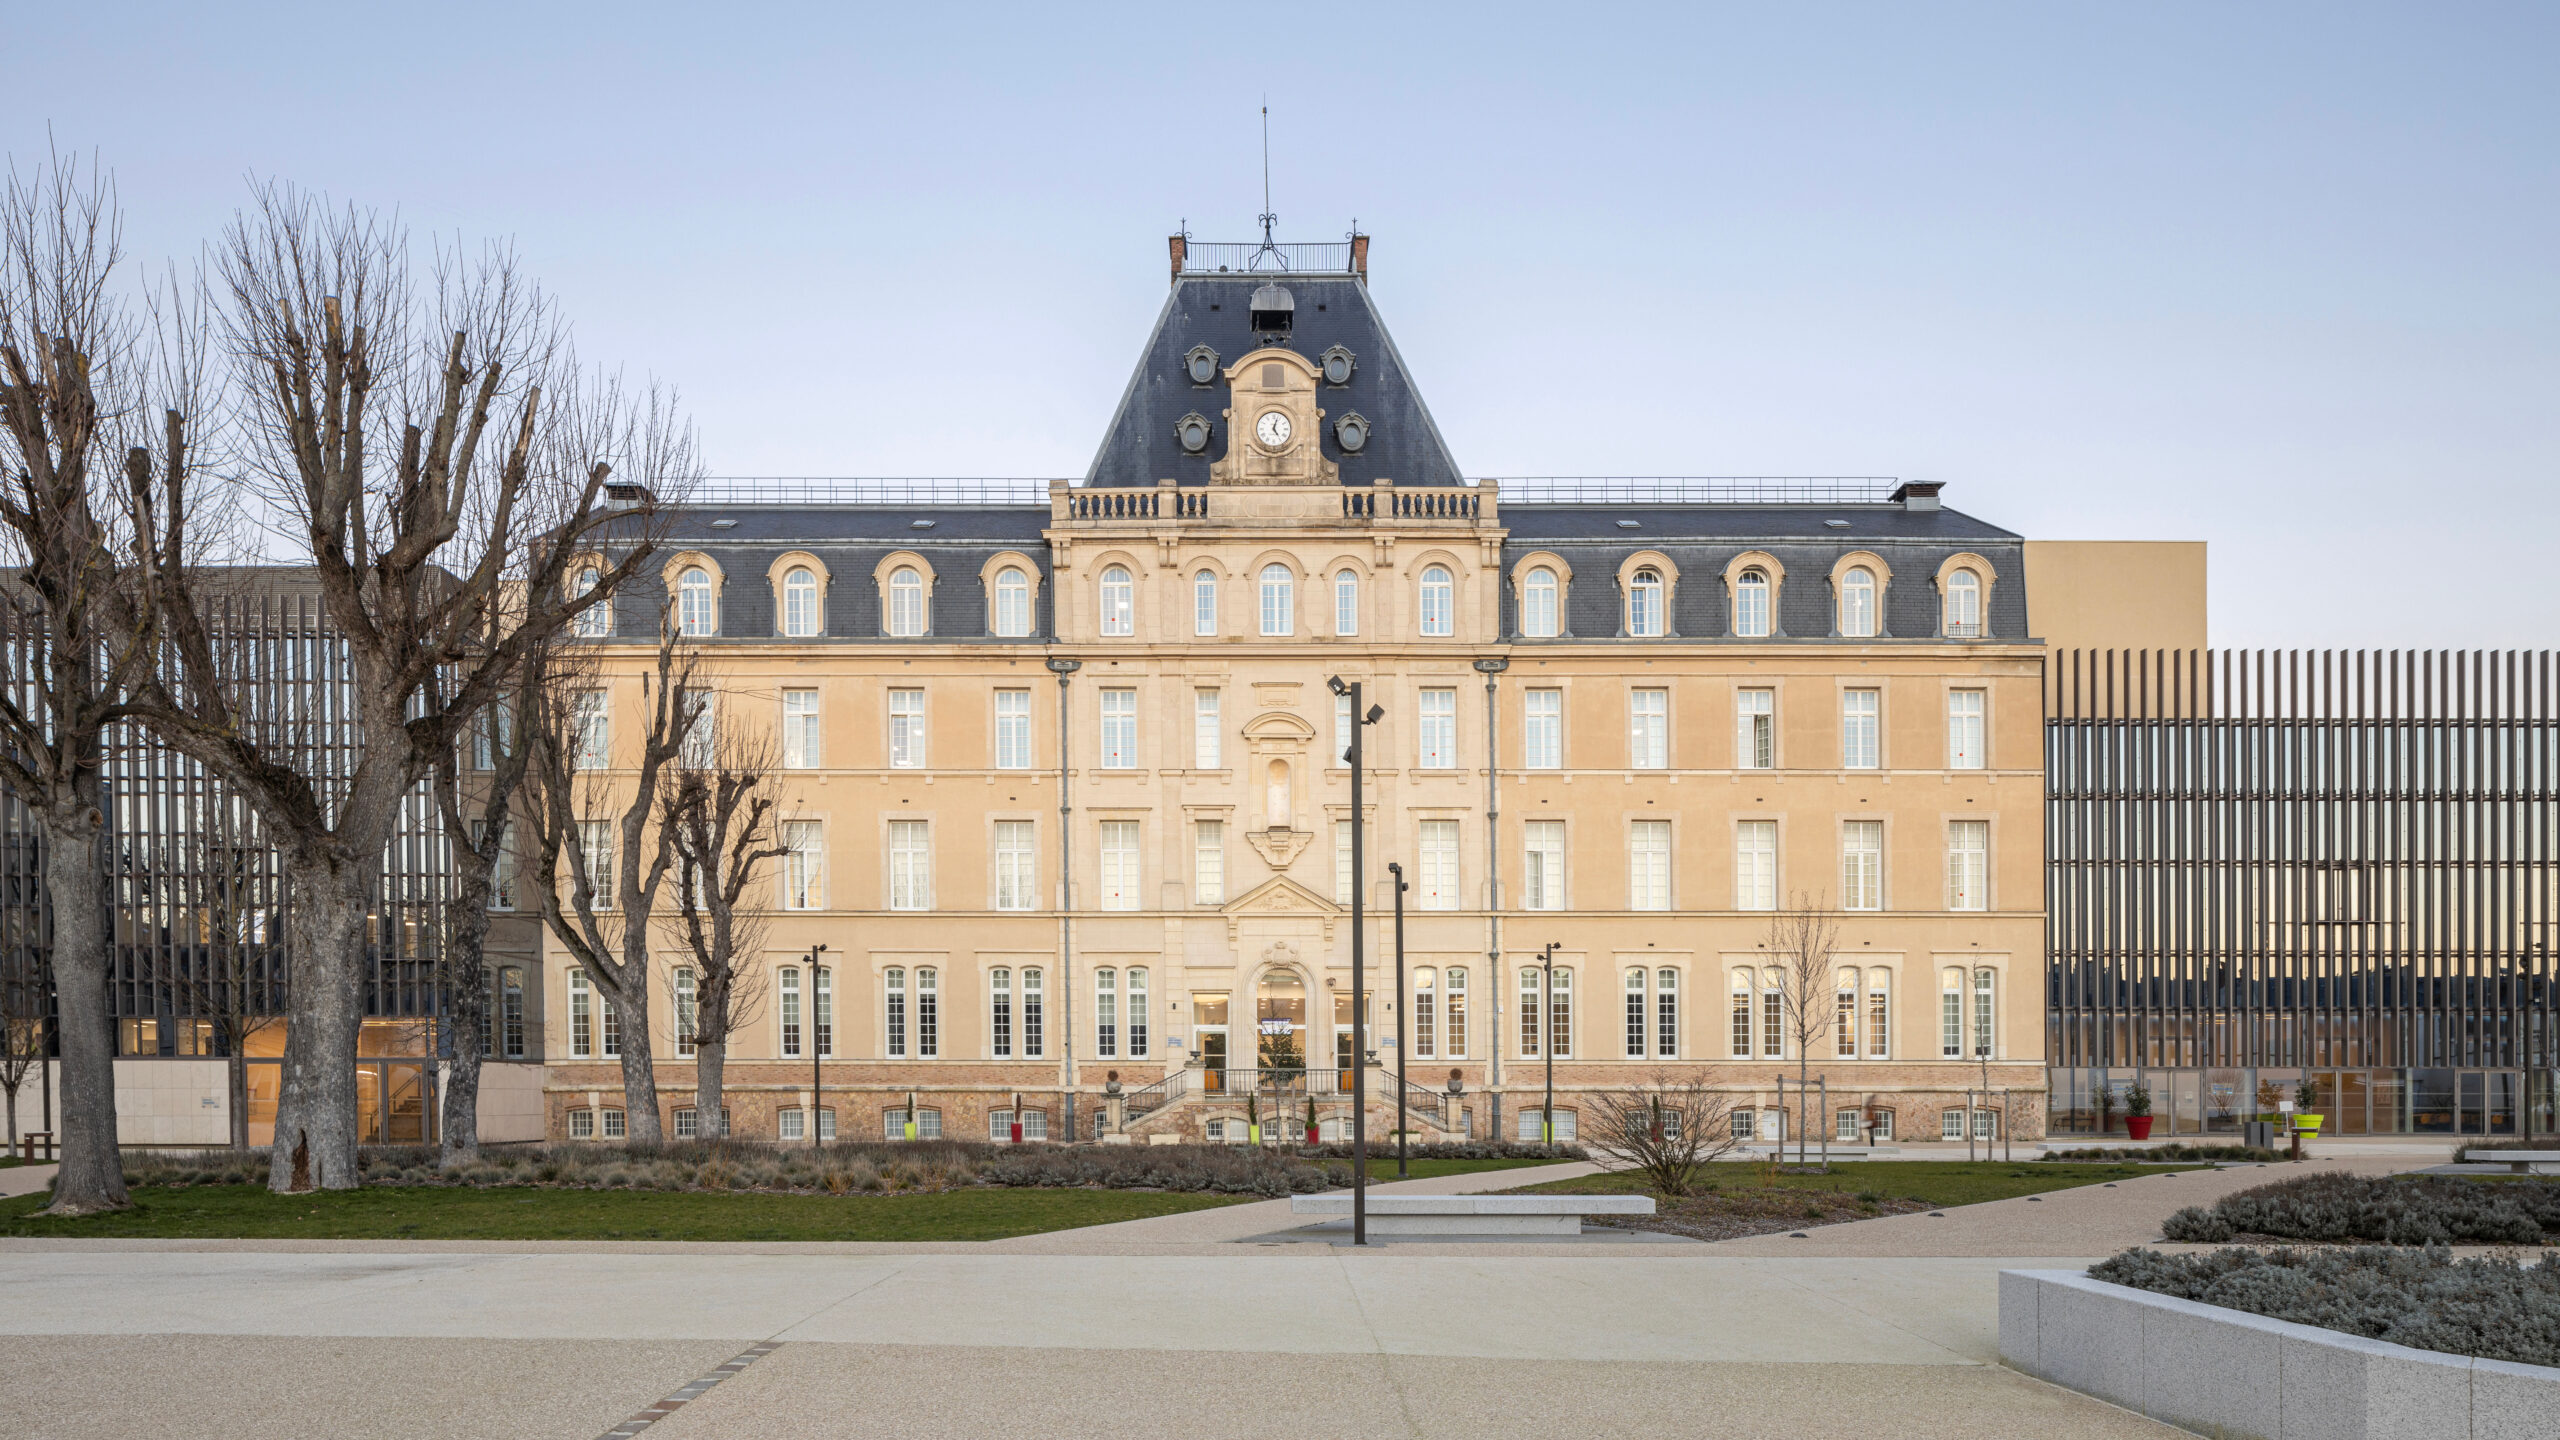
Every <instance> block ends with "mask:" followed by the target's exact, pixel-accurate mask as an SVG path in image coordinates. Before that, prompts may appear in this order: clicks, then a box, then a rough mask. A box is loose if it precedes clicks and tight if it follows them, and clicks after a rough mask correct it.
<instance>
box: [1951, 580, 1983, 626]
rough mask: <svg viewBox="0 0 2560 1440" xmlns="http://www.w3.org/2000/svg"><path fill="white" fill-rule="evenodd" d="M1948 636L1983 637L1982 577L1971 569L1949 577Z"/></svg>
mask: <svg viewBox="0 0 2560 1440" xmlns="http://www.w3.org/2000/svg"><path fill="white" fill-rule="evenodd" d="M1947 638H1948V639H1950V640H1978V639H1981V638H1982V577H1981V576H1979V575H1976V574H1974V573H1973V572H1972V571H1970V570H1958V571H1957V572H1955V573H1954V574H1952V575H1950V576H1948V577H1947Z"/></svg>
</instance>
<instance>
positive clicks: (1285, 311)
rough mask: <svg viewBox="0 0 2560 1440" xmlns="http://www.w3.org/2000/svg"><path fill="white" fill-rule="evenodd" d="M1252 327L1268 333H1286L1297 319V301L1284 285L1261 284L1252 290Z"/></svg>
mask: <svg viewBox="0 0 2560 1440" xmlns="http://www.w3.org/2000/svg"><path fill="white" fill-rule="evenodd" d="M1252 314H1253V328H1254V329H1255V330H1257V331H1260V332H1262V333H1264V334H1268V335H1286V334H1288V333H1289V327H1290V325H1291V323H1292V322H1294V321H1295V320H1296V319H1297V315H1298V302H1297V301H1296V300H1294V299H1292V298H1290V295H1289V289H1288V287H1287V286H1285V285H1263V286H1259V287H1257V288H1256V289H1255V290H1254V292H1253V306H1252Z"/></svg>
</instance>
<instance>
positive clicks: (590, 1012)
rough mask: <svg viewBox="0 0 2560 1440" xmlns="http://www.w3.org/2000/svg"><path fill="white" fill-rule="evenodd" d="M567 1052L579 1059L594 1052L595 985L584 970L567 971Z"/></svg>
mask: <svg viewBox="0 0 2560 1440" xmlns="http://www.w3.org/2000/svg"><path fill="white" fill-rule="evenodd" d="M569 1053H570V1054H571V1055H573V1056H576V1057H578V1058H580V1059H584V1058H586V1057H588V1056H590V1055H593V1054H595V1053H596V1021H595V985H594V982H592V981H590V980H589V979H588V978H587V972H586V971H584V970H571V971H570V972H569Z"/></svg>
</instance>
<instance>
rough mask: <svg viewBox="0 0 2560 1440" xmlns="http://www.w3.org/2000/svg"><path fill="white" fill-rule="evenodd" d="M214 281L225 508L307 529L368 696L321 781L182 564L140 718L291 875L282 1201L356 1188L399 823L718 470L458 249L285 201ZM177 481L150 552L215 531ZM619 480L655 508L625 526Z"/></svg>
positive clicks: (300, 551)
mask: <svg viewBox="0 0 2560 1440" xmlns="http://www.w3.org/2000/svg"><path fill="white" fill-rule="evenodd" d="M214 263H215V270H216V275H217V280H218V283H217V285H216V287H215V288H216V308H217V312H218V315H219V321H220V327H221V334H222V337H223V340H224V342H225V345H226V348H227V350H228V352H229V354H230V356H231V359H232V361H233V362H234V364H235V365H236V366H237V369H238V373H239V384H238V387H237V390H238V393H239V394H240V396H241V397H242V406H241V412H240V429H241V432H242V436H243V450H244V460H243V463H242V465H241V467H240V478H239V480H238V481H237V483H236V484H235V485H234V486H233V488H232V489H231V490H230V491H228V492H226V493H225V494H224V495H223V496H222V497H221V500H222V501H224V502H228V503H229V504H231V505H233V506H235V507H237V506H244V505H252V504H257V503H260V502H264V503H265V504H266V505H267V506H268V507H270V509H271V511H272V513H274V514H277V515H281V516H283V517H286V518H285V519H284V520H282V521H281V522H279V524H278V529H279V530H280V531H282V532H285V533H287V534H289V535H290V536H291V541H290V543H289V544H288V545H287V546H286V548H287V549H288V551H290V552H292V554H293V555H294V558H295V559H296V560H297V562H298V563H303V564H307V565H308V566H309V567H310V569H309V574H310V580H311V583H312V584H313V585H314V586H315V587H316V588H317V591H318V594H319V597H320V604H321V608H322V610H323V612H324V613H325V616H326V620H327V625H328V629H329V632H330V636H329V638H330V641H331V643H332V644H333V645H334V646H335V647H336V649H337V652H338V655H339V663H340V664H341V665H342V666H343V670H344V673H345V675H346V676H347V689H348V691H349V693H348V694H347V695H346V696H345V697H344V705H345V714H344V718H343V720H333V721H332V722H331V723H332V724H333V725H334V726H335V727H336V728H335V730H334V731H333V732H332V733H331V734H330V735H329V737H328V739H329V742H330V744H331V746H332V747H333V751H334V753H337V754H340V755H345V756H348V757H349V758H347V759H346V760H345V761H344V762H343V763H333V764H331V765H328V766H320V765H315V764H312V763H311V762H310V761H309V759H308V752H307V751H306V750H305V749H304V748H303V747H302V741H301V740H300V739H298V738H297V737H295V736H292V735H287V734H282V733H279V732H278V731H276V730H275V729H274V728H273V727H272V726H269V725H267V724H264V723H262V722H261V720H260V716H261V715H262V714H264V713H265V710H264V703H265V698H266V697H265V696H264V694H263V693H262V692H261V691H260V689H259V687H260V686H261V684H262V682H267V683H271V682H272V676H271V675H266V674H262V673H261V671H262V668H263V667H262V663H261V661H260V658H259V647H257V646H255V645H252V644H246V643H242V642H241V640H240V639H239V637H238V636H237V635H236V634H235V633H234V627H233V626H232V624H231V622H230V621H229V620H228V619H227V613H228V612H227V611H226V608H225V601H226V597H225V596H224V595H223V594H221V593H220V592H221V588H222V587H221V583H220V582H219V580H217V579H215V578H214V577H210V576H207V575H204V574H201V573H199V572H198V570H197V569H196V568H195V567H193V566H190V565H186V564H183V563H175V562H174V561H169V562H163V563H155V564H154V565H153V568H152V575H151V583H152V586H153V593H154V595H155V596H156V598H157V602H158V607H159V610H160V614H161V619H162V626H163V629H164V631H165V633H166V634H167V636H168V638H169V644H170V649H171V651H172V652H173V653H174V655H175V665H174V673H173V674H170V675H169V676H167V677H166V679H165V680H164V681H163V682H162V683H159V684H156V685H154V686H153V687H152V691H151V694H150V696H149V703H148V704H147V706H146V707H145V713H146V715H147V717H148V718H149V720H150V721H151V723H152V725H153V726H154V728H155V729H157V730H158V731H159V732H160V733H161V735H162V736H163V738H165V739H166V740H167V741H168V742H169V743H171V744H173V745H175V746H178V747H179V748H181V749H184V750H186V751H187V752H189V753H190V754H192V755H194V756H195V757H196V758H197V759H198V760H200V761H201V762H202V763H204V764H205V765H206V767H207V768H208V769H210V770H212V771H213V772H214V773H215V774H216V775H217V776H219V777H220V778H221V779H222V780H223V781H224V782H225V783H226V784H228V785H229V786H230V787H231V788H232V789H233V790H234V791H236V792H237V793H238V794H240V795H241V796H242V797H243V798H244V799H246V801H247V802H248V803H249V804H250V805H252V806H254V807H255V808H256V809H257V811H258V812H259V814H260V815H261V817H262V818H263V819H264V820H265V821H266V824H267V828H268V831H269V833H270V834H271V835H272V837H273V839H274V841H275V843H276V845H277V846H278V848H279V849H280V850H281V851H282V856H283V861H282V863H283V865H284V871H285V876H286V882H287V891H288V894H289V897H290V900H289V905H288V908H287V935H286V946H287V954H288V964H289V966H290V975H289V996H288V1001H289V1008H290V1016H289V1018H290V1024H289V1026H288V1028H287V1030H286V1033H285V1054H284V1075H283V1088H282V1092H281V1096H280V1099H279V1103H278V1108H277V1117H276V1146H275V1151H274V1157H273V1162H272V1168H271V1169H270V1172H269V1181H268V1183H269V1185H270V1186H271V1187H272V1188H274V1189H276V1190H279V1191H286V1190H302V1189H308V1188H311V1187H314V1186H317V1187H320V1188H325V1189H343V1188H351V1187H353V1186H354V1185H355V1184H356V1183H357V1175H356V1144H357V1138H358V1133H359V1132H358V1125H357V1115H356V1104H355V1098H356V1094H355V1085H354V1081H353V1076H354V1073H355V1054H356V1036H357V1027H358V1021H359V1019H360V1018H361V1015H362V1011H363V985H364V977H365V974H366V970H367V965H368V961H369V957H370V953H371V949H372V945H371V936H370V935H369V934H368V931H367V926H366V916H367V913H368V910H369V908H370V905H371V903H372V901H373V898H374V896H375V894H376V893H377V891H378V889H379V881H380V875H381V868H382V857H383V852H384V849H385V847H386V845H387V844H388V843H389V842H390V840H391V839H392V837H393V835H394V834H395V833H396V830H397V827H398V824H399V817H400V813H401V809H402V801H403V799H404V798H405V797H407V796H409V795H410V794H412V793H413V792H414V791H415V790H417V788H418V787H419V786H420V785H421V784H422V783H423V782H425V781H426V780H427V778H428V777H429V776H430V775H431V774H432V772H433V771H434V768H435V767H436V765H437V764H438V762H439V761H441V760H442V759H443V758H444V757H445V756H446V755H447V754H449V753H450V752H451V751H452V749H453V747H454V746H455V745H457V744H459V743H461V742H462V740H463V739H464V738H465V736H466V734H467V730H468V727H469V725H470V723H471V721H472V719H473V718H474V717H475V716H476V715H477V714H478V712H479V711H480V710H481V709H482V708H484V707H485V706H487V705H488V704H490V703H491V702H492V701H493V700H494V699H496V698H497V696H498V695H499V694H500V693H501V692H502V691H503V690H504V689H505V688H506V687H507V685H508V684H509V683H510V680H511V677H513V676H514V675H515V674H516V673H517V670H518V667H519V666H520V665H521V664H522V663H523V661H524V659H525V657H526V655H527V653H528V652H529V651H531V650H534V649H536V648H538V647H540V646H541V645H543V644H545V643H547V642H548V640H549V639H550V637H551V636H553V635H554V634H555V633H557V632H558V631H559V630H560V629H561V628H563V627H564V626H566V625H568V624H569V623H571V621H572V619H573V618H574V617H575V616H577V615H579V614H581V613H583V612H585V611H586V610H588V609H590V608H592V607H595V606H599V605H604V604H608V603H609V602H610V601H611V599H612V597H613V595H614V593H615V591H616V590H618V589H619V588H620V586H621V584H622V582H623V581H624V580H625V579H626V578H627V577H628V576H630V575H631V574H632V573H633V572H634V570H635V569H636V568H637V567H638V565H639V564H640V563H641V561H642V559H643V558H644V557H645V556H646V555H647V554H648V553H649V551H650V550H651V549H652V548H653V546H654V538H653V534H654V532H653V531H652V529H651V527H650V525H649V524H648V523H647V510H648V507H647V504H646V502H647V500H648V498H649V497H650V496H652V495H657V494H665V493H667V492H668V491H669V490H670V489H674V488H679V487H681V486H683V485H684V484H686V483H688V482H689V481H690V479H691V478H692V476H693V475H694V473H695V472H696V470H697V468H698V467H697V464H696V461H695V459H694V452H693V445H692V437H691V435H690V434H689V433H688V432H686V431H685V430H684V428H683V427H682V426H681V425H680V424H679V423H678V422H677V421H676V419H675V417H674V414H673V409H672V405H671V403H670V402H669V401H667V400H666V399H665V397H662V396H659V395H656V394H654V393H652V394H648V395H645V396H641V397H637V398H635V397H631V396H626V395H624V394H623V393H622V392H621V390H620V388H619V387H618V386H616V385H612V384H604V383H596V384H584V383H582V382H581V381H580V379H579V377H578V371H577V367H576V362H575V360H574V357H572V356H571V355H570V354H569V352H568V350H567V348H566V345H565V343H564V342H563V340H562V329H561V324H560V321H559V319H558V316H557V314H556V312H555V309H554V307H553V305H552V303H551V301H550V300H549V299H548V298H547V297H545V296H544V295H542V294H541V293H540V292H539V291H538V290H536V289H535V288H534V287H533V286H532V285H530V284H529V283H528V282H527V281H526V280H525V278H524V277H523V276H522V275H521V274H520V273H519V272H518V270H517V268H516V265H515V262H514V259H513V257H512V255H510V254H509V253H507V252H506V251H505V250H504V249H502V248H491V249H488V250H484V251H482V252H479V253H477V254H465V253H463V252H461V251H460V250H459V249H458V248H457V249H453V250H440V251H438V252H437V253H436V254H435V256H434V263H433V265H432V267H431V274H430V275H429V276H428V277H427V279H426V280H425V282H424V283H421V282H420V281H419V280H418V279H416V278H415V277H413V275H412V273H411V267H410V251H409V244H408V239H407V236H406V234H405V232H403V231H402V230H401V229H400V228H399V227H398V226H396V225H395V224H392V223H390V222H386V221H384V220H382V219H381V218H379V217H377V216H374V215H371V214H367V213H363V212H360V211H357V210H354V209H347V210H343V211H332V210H329V209H327V208H326V207H324V206H323V205H322V204H320V203H319V202H318V201H317V200H315V199H314V198H312V197H310V196H308V195H305V194H301V193H298V192H295V191H292V190H289V189H286V188H283V187H279V186H272V185H271V186H268V187H266V188H264V189H262V190H260V191H259V192H258V194H257V196H256V199H255V202H254V204H253V205H252V206H251V208H250V209H249V210H247V211H246V212H244V213H243V214H242V215H241V216H240V217H239V218H238V219H237V220H235V221H234V222H233V224H232V225H231V227H230V228H229V229H228V231H227V232H226V233H225V235H224V237H223V240H222V242H221V244H220V246H219V248H218V252H217V254H216V257H215V262H214ZM182 475H183V471H179V472H177V473H173V474H172V475H171V476H170V477H169V482H168V483H167V484H166V485H165V487H164V492H163V496H162V500H161V504H160V506H159V507H158V510H157V511H156V513H155V514H153V515H152V516H151V517H150V519H151V521H152V523H154V524H156V525H157V526H158V527H159V533H157V534H153V535H148V536H146V537H144V538H145V539H146V540H147V541H148V542H149V543H148V544H147V545H146V546H144V547H143V548H144V549H145V552H146V553H147V554H155V555H166V554H173V553H175V552H177V551H178V550H179V548H180V547H181V546H182V545H183V543H184V540H185V537H186V535H187V530H188V527H189V526H190V525H191V524H192V523H194V517H193V514H192V512H191V509H190V504H191V501H192V497H191V496H190V494H189V493H188V490H187V487H186V486H185V485H183V484H182V483H180V480H181V476H182ZM608 477H613V482H614V489H613V495H614V496H617V497H619V496H628V497H632V498H634V499H636V500H638V501H640V502H642V503H641V505H640V507H639V509H638V510H637V511H635V510H632V509H624V508H617V507H615V506H613V505H609V504H607V503H605V502H606V501H607V500H608V498H609V497H608V492H607V488H606V486H607V479H608ZM588 557H596V558H595V559H593V561H592V562H590V560H589V559H588ZM573 564H574V565H578V566H580V567H582V575H583V578H582V579H581V581H580V583H579V584H578V585H577V586H576V587H574V589H573V588H572V586H571V585H570V584H569V583H568V580H569V577H570V573H571V568H572V566H573ZM493 612H502V613H500V614H498V615H497V616H496V618H493ZM244 656H245V657H248V658H247V659H246V660H245V662H244V659H243V657H244Z"/></svg>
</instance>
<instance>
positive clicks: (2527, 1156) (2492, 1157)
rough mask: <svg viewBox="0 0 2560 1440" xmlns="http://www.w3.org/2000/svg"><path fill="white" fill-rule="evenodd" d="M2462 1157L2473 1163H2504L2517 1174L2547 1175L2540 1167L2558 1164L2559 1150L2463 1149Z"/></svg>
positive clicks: (2559, 1159)
mask: <svg viewBox="0 0 2560 1440" xmlns="http://www.w3.org/2000/svg"><path fill="white" fill-rule="evenodd" d="M2462 1158H2463V1159H2464V1160H2465V1161H2467V1162H2469V1163H2470V1164H2473V1165H2504V1166H2506V1167H2507V1168H2508V1169H2509V1170H2511V1171H2513V1172H2515V1173H2516V1174H2518V1175H2547V1174H2550V1173H2552V1172H2551V1171H2549V1170H2545V1169H2543V1168H2541V1167H2543V1166H2546V1165H2549V1166H2560V1150H2465V1151H2464V1152H2462Z"/></svg>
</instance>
